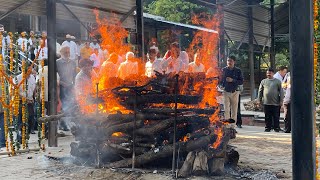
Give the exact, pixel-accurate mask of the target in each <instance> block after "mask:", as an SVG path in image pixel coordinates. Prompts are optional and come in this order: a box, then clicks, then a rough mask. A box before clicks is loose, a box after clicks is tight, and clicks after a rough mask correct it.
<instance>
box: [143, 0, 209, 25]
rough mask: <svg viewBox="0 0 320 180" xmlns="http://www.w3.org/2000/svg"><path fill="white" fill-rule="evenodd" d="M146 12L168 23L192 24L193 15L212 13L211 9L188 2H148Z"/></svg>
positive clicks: (156, 0)
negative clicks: (160, 17) (164, 19)
mask: <svg viewBox="0 0 320 180" xmlns="http://www.w3.org/2000/svg"><path fill="white" fill-rule="evenodd" d="M145 6H146V7H145V9H146V12H148V13H150V14H153V15H158V16H163V17H165V18H166V20H168V21H174V22H180V23H186V24H190V23H191V17H192V14H198V13H200V12H210V11H209V9H207V8H205V7H203V6H200V5H197V4H193V3H190V2H186V1H184V0H155V1H153V2H151V0H147V2H145Z"/></svg>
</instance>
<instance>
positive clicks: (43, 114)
mask: <svg viewBox="0 0 320 180" xmlns="http://www.w3.org/2000/svg"><path fill="white" fill-rule="evenodd" d="M41 68H42V74H43V70H44V60H42V61H41ZM44 91H45V90H44V76H42V77H41V112H42V113H41V114H42V117H45V115H46V114H45V97H44V96H45V93H44ZM45 128H46V126H45V123H44V122H43V123H42V127H41V130H42V139H44V138H45V132H46V131H45ZM42 149H43V150H44V149H45V145H44V143H43V144H42Z"/></svg>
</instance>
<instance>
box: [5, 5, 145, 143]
mask: <svg viewBox="0 0 320 180" xmlns="http://www.w3.org/2000/svg"><path fill="white" fill-rule="evenodd" d="M0 4H1V6H0V13H2V14H0V20H2V19H3V18H5V17H7V16H9V15H10V14H12V13H17V14H25V15H33V16H46V19H45V20H46V26H47V27H46V29H47V31H48V37H47V38H48V49H49V52H48V62H49V64H48V75H49V77H48V78H49V89H50V91H49V106H50V107H49V114H50V115H54V114H56V111H57V110H56V104H57V102H56V101H57V99H56V63H55V62H56V53H55V52H56V41H57V31H56V29H57V25H56V24H57V20H69V21H70V20H71V21H78V22H79V23H80V24H81V25H82V26H83V27H84V28H85V29H87V30H89V26H90V24H95V22H96V15H95V13H94V10H96V11H98V13H99V16H100V17H101V18H105V19H108V20H110V19H111V20H112V19H114V18H111V17H116V18H117V19H119V20H120V21H121V22H122V26H123V27H125V28H127V29H133V30H135V31H136V33H137V34H138V40H137V42H138V43H140V44H138V46H139V50H140V54H141V55H142V54H143V42H144V40H143V34H144V33H143V17H142V12H143V7H142V0H108V1H105V0H95V1H92V0H77V1H74V0H15V1H12V0H0ZM135 10H137V12H138V16H139V14H140V18H139V17H138V18H137V17H136V16H134V15H133V12H134V11H135ZM111 23H112V22H111ZM139 38H141V39H139ZM57 145H58V144H57V124H55V123H50V124H49V146H51V147H54V146H57Z"/></svg>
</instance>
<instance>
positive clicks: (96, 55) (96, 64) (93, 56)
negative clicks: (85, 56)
mask: <svg viewBox="0 0 320 180" xmlns="http://www.w3.org/2000/svg"><path fill="white" fill-rule="evenodd" d="M90 60H91V61H93V66H92V67H93V68H94V69H95V70H99V69H100V59H99V49H97V48H96V49H94V51H93V53H92V54H91V56H90ZM97 72H98V71H97Z"/></svg>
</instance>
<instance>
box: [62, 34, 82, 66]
mask: <svg viewBox="0 0 320 180" xmlns="http://www.w3.org/2000/svg"><path fill="white" fill-rule="evenodd" d="M66 39H67V40H65V41H64V42H63V43H62V46H68V47H69V48H70V60H72V61H74V62H75V63H76V64H77V63H78V59H77V57H78V56H77V52H78V47H77V44H76V43H75V42H74V41H72V40H71V36H70V35H69V34H68V35H66Z"/></svg>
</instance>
